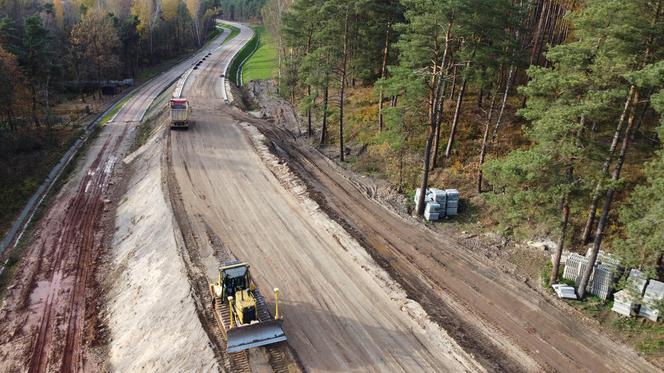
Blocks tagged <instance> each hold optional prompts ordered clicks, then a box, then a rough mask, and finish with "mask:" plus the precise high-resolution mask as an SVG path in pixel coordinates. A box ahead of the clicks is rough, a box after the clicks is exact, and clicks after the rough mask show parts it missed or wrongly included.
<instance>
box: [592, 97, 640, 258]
mask: <svg viewBox="0 0 664 373" xmlns="http://www.w3.org/2000/svg"><path fill="white" fill-rule="evenodd" d="M636 92H637V91H636V86H634V85H632V86H631V87H630V88H629V93H628V95H627V99H626V100H625V106H624V107H623V111H622V114H621V115H620V119H619V120H618V125H617V126H616V129H615V131H614V132H613V140H612V141H611V147H610V148H609V154H608V155H607V156H606V159H605V160H604V165H603V166H602V174H601V175H600V179H599V180H598V181H597V184H596V185H595V190H594V192H593V199H592V201H591V203H590V208H589V209H588V219H587V220H586V224H585V226H584V228H583V234H582V236H581V242H582V244H584V245H585V244H587V243H588V242H590V233H591V231H592V229H593V226H594V225H595V217H596V215H597V208H598V207H599V200H600V198H601V197H602V193H601V192H602V184H603V183H604V179H605V178H606V177H607V176H609V168H610V167H611V162H612V161H613V156H614V154H615V152H616V149H617V148H618V141H619V140H620V134H621V133H622V129H623V126H624V125H625V121H626V120H627V115H628V114H629V109H630V107H631V106H632V101H633V100H634V95H635V94H636Z"/></svg>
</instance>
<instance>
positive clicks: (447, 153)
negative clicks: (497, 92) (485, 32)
mask: <svg viewBox="0 0 664 373" xmlns="http://www.w3.org/2000/svg"><path fill="white" fill-rule="evenodd" d="M469 67H470V61H468V62H466V69H468V68H469ZM467 85H468V78H467V77H466V76H464V77H463V79H462V80H461V89H460V90H459V96H458V97H457V102H456V108H455V109H454V119H453V120H452V128H451V129H450V138H449V140H448V141H447V148H446V149H445V158H449V157H450V154H451V153H452V145H453V144H454V137H455V135H456V129H457V126H458V124H459V118H460V117H461V103H462V102H463V96H464V95H465V93H466V86H467Z"/></svg>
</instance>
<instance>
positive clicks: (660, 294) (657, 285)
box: [639, 280, 664, 321]
mask: <svg viewBox="0 0 664 373" xmlns="http://www.w3.org/2000/svg"><path fill="white" fill-rule="evenodd" d="M662 304H664V282H660V281H656V280H650V282H649V283H648V286H647V287H646V291H645V294H644V295H643V304H641V309H640V310H639V315H640V316H643V317H645V318H646V319H648V320H651V321H657V320H658V319H659V316H660V308H659V307H661V306H662Z"/></svg>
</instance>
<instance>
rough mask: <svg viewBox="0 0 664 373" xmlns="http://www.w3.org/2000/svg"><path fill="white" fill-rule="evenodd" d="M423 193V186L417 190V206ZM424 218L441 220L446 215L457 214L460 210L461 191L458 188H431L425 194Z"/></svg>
mask: <svg viewBox="0 0 664 373" xmlns="http://www.w3.org/2000/svg"><path fill="white" fill-rule="evenodd" d="M420 193H422V190H421V188H417V189H416V190H415V205H416V206H415V208H417V202H418V201H419V198H420ZM424 203H425V204H426V205H425V207H424V218H425V219H426V220H427V221H436V220H440V219H442V218H443V217H445V216H457V215H458V210H459V191H458V190H456V189H445V190H443V189H437V188H429V189H427V191H426V195H425V196H424Z"/></svg>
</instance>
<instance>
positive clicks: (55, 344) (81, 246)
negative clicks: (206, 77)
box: [28, 127, 126, 373]
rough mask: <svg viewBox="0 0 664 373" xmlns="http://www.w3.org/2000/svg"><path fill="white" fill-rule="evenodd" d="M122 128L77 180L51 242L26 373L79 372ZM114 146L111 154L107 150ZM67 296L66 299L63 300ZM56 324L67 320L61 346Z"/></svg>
mask: <svg viewBox="0 0 664 373" xmlns="http://www.w3.org/2000/svg"><path fill="white" fill-rule="evenodd" d="M125 135H126V127H125V129H124V130H123V131H122V133H121V134H120V136H119V137H118V138H113V137H110V138H109V139H108V140H107V141H106V142H105V143H104V145H103V146H102V148H101V150H100V151H99V153H98V155H97V157H96V158H95V160H94V161H93V162H92V164H91V165H90V167H89V168H88V171H87V174H86V175H85V177H84V178H83V179H82V180H81V183H80V185H79V188H78V191H77V193H76V194H75V196H74V197H73V198H72V199H71V200H70V202H69V204H68V207H67V209H66V212H65V216H64V218H63V225H62V229H61V230H60V233H59V236H58V237H56V238H55V241H56V247H55V253H54V254H55V257H54V260H53V266H54V267H53V268H54V271H53V272H52V273H51V275H50V277H49V280H48V281H47V282H48V284H47V286H48V289H47V292H46V295H45V296H46V300H45V304H44V306H43V308H42V312H41V314H40V315H39V316H38V317H39V319H40V320H41V321H40V322H39V327H38V333H37V336H36V338H35V340H34V343H33V346H32V349H31V350H32V352H31V354H30V360H29V364H28V366H29V368H28V372H31V373H32V372H35V373H36V372H45V371H47V370H52V368H53V366H55V367H58V370H60V371H63V372H77V371H80V370H81V369H82V368H83V365H84V357H83V354H82V345H81V344H82V343H83V330H84V327H85V325H84V323H85V314H86V312H85V310H86V288H88V287H89V286H90V285H91V284H90V280H91V278H90V270H91V269H93V263H92V258H93V254H94V253H95V252H96V251H97V250H98V249H99V247H100V246H99V241H98V236H97V235H96V233H97V227H98V223H99V219H100V217H101V208H102V205H103V201H102V197H103V195H104V193H105V192H106V189H107V187H108V179H109V178H110V176H111V173H112V169H113V164H114V161H115V158H114V156H113V154H115V152H117V150H118V147H119V146H120V144H121V143H122V141H123V140H124V137H125ZM113 140H115V143H114V144H113V146H112V147H111V149H110V150H109V149H108V148H109V145H110V144H111V142H112V141H113ZM63 293H68V297H62V296H61V294H63ZM60 319H66V320H67V321H66V328H65V332H64V338H63V339H64V343H63V342H62V341H60V340H58V339H56V338H55V337H56V336H59V335H60V334H62V330H61V328H60V323H59V320H60Z"/></svg>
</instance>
